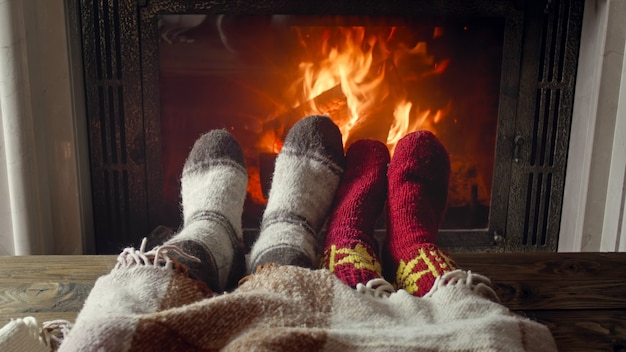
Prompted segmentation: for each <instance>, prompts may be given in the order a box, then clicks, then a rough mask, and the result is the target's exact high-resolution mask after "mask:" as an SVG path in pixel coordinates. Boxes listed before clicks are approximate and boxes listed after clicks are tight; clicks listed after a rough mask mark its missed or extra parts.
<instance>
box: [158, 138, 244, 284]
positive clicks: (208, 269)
mask: <svg viewBox="0 0 626 352" xmlns="http://www.w3.org/2000/svg"><path fill="white" fill-rule="evenodd" d="M247 185H248V174H247V171H246V167H245V161H244V157H243V152H242V150H241V147H240V146H239V144H238V143H237V141H236V140H235V138H234V137H233V136H232V135H231V134H230V133H229V132H227V131H226V130H213V131H210V132H208V133H206V134H205V135H203V136H202V137H200V138H199V139H198V140H197V141H196V142H195V144H194V146H193V149H192V150H191V152H190V154H189V157H188V158H187V161H186V162H185V166H184V168H183V174H182V178H181V196H182V210H183V219H184V223H183V227H182V229H181V230H180V231H179V232H178V233H177V234H176V235H175V236H174V237H172V238H171V239H170V240H168V241H167V242H166V243H165V245H175V246H177V247H179V248H181V249H182V250H183V251H184V252H186V253H188V254H191V255H193V256H195V257H197V258H199V259H200V260H201V262H200V263H197V262H194V261H190V260H188V259H185V258H182V257H181V258H177V259H178V260H179V261H180V262H182V263H183V264H184V265H186V266H187V268H188V269H189V275H190V276H191V277H193V278H195V279H199V280H202V281H204V282H206V283H207V285H208V286H209V288H211V289H212V290H214V291H216V292H220V291H223V290H224V289H226V288H228V287H229V286H230V285H231V284H232V282H233V281H234V282H236V280H238V279H239V278H240V276H241V275H242V274H243V273H244V271H245V263H244V257H243V240H242V237H243V236H242V228H241V215H242V212H243V203H244V200H245V197H246V188H247Z"/></svg>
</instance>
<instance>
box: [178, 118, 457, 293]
mask: <svg viewBox="0 0 626 352" xmlns="http://www.w3.org/2000/svg"><path fill="white" fill-rule="evenodd" d="M387 166H388V168H387ZM449 170H450V167H449V160H448V155H447V153H446V151H445V149H444V147H443V146H442V145H441V144H440V143H439V141H438V140H437V139H436V138H435V137H434V136H433V135H432V134H430V133H428V132H425V131H420V132H415V133H412V134H409V135H407V136H405V137H404V138H403V139H402V140H401V141H400V142H399V143H398V145H397V147H396V151H395V154H394V157H393V159H392V160H390V158H389V152H388V150H387V148H386V146H385V145H384V144H382V143H381V142H378V141H374V140H361V141H358V142H356V143H354V144H352V145H351V146H350V148H348V150H347V152H346V154H345V156H344V149H343V144H342V139H341V133H340V131H339V129H338V128H337V126H336V125H335V124H334V123H333V122H332V121H331V120H330V119H329V118H327V117H322V116H311V117H308V118H305V119H303V120H300V121H299V122H298V123H296V124H295V125H294V126H293V127H292V129H291V130H290V131H289V133H288V135H287V137H286V139H285V144H284V146H283V149H282V150H281V152H280V153H279V155H278V157H277V159H276V164H275V169H274V175H273V178H272V186H271V190H270V194H269V198H268V204H267V207H266V209H265V212H264V214H263V217H262V220H261V229H260V235H259V238H258V240H257V241H256V242H255V244H254V246H253V248H252V251H251V253H250V258H249V263H248V265H247V267H248V271H249V272H252V271H253V270H254V269H255V268H256V267H257V266H259V265H264V264H268V263H276V264H280V265H297V266H302V267H309V268H316V267H319V262H318V253H320V252H321V250H322V248H321V247H322V246H323V252H324V257H323V260H322V263H321V264H322V267H324V268H327V269H329V270H330V271H332V272H334V273H335V275H336V276H337V277H338V278H339V279H341V280H342V281H343V282H344V283H346V284H347V285H350V286H352V287H356V286H357V285H358V284H359V283H361V284H366V283H367V282H368V281H370V280H372V279H377V278H382V277H383V276H386V277H387V278H390V279H391V280H390V281H395V282H396V285H397V286H398V288H403V289H406V290H407V291H409V292H410V293H413V294H415V295H423V294H425V293H426V292H427V291H428V290H429V289H430V286H431V285H432V282H434V279H435V278H436V277H437V276H439V275H441V274H442V273H444V272H447V271H450V270H452V269H454V267H453V265H454V264H453V263H452V262H451V261H450V260H449V258H447V257H446V256H445V255H443V254H442V253H441V252H440V251H439V250H438V249H437V248H436V247H435V246H434V245H433V243H434V239H435V236H436V233H437V230H438V226H439V223H440V221H441V217H442V214H443V211H444V209H445V203H446V195H447V186H448V177H449V172H450V171H449ZM247 182H248V177H247V172H246V168H245V161H244V157H243V152H242V150H241V147H240V146H239V144H238V143H237V141H236V140H235V139H234V138H233V136H232V135H230V134H229V133H228V132H226V131H225V130H214V131H211V132H209V133H207V134H205V135H204V136H202V137H200V138H199V139H198V140H197V141H196V143H195V145H194V147H193V149H192V151H191V153H190V155H189V157H188V159H187V161H186V163H185V166H184V169H183V175H182V179H181V186H182V189H181V196H182V208H183V218H184V224H183V227H182V229H181V230H180V232H179V233H178V234H176V235H175V236H174V237H173V238H172V239H170V240H169V241H168V242H167V243H166V244H167V245H176V246H178V247H179V248H180V249H182V250H183V251H185V252H186V253H188V254H190V255H193V256H195V257H197V258H199V259H200V261H199V262H195V261H191V260H186V259H185V258H181V261H183V264H185V265H186V266H187V267H188V269H189V272H190V275H191V276H192V277H194V278H196V279H200V280H202V281H204V282H206V283H207V284H208V285H209V287H210V288H211V289H212V290H214V291H222V290H224V289H226V288H228V287H229V285H230V284H231V283H233V282H236V280H238V279H239V278H241V276H243V275H244V272H245V270H246V269H245V264H244V263H245V261H244V253H243V246H242V229H241V215H242V211H243V203H244V200H245V196H246V189H247ZM385 201H387V203H388V210H389V213H388V216H387V223H388V232H389V233H388V236H387V238H386V240H385V243H384V251H383V262H382V265H381V262H380V261H379V260H378V253H379V252H378V247H377V243H376V241H375V240H374V238H373V232H374V224H375V221H376V219H377V218H378V217H379V215H380V213H381V211H382V209H383V207H384V204H385ZM329 214H330V219H329V222H328V231H327V235H326V238H323V237H322V236H323V235H322V232H321V230H322V227H323V225H324V223H325V221H326V219H327V217H328V216H329ZM383 266H384V267H385V268H386V269H387V270H386V271H385V272H384V273H383V271H382V267H383Z"/></svg>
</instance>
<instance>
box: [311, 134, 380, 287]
mask: <svg viewBox="0 0 626 352" xmlns="http://www.w3.org/2000/svg"><path fill="white" fill-rule="evenodd" d="M388 163H389V151H388V150H387V146H385V145H384V144H383V143H382V142H379V141H377V140H373V139H365V140H359V141H357V142H355V143H354V144H352V145H351V146H350V148H348V150H347V152H346V170H345V172H344V175H343V177H342V179H341V182H340V183H339V188H338V190H337V193H336V194H335V200H334V204H333V208H332V211H331V214H330V218H329V221H328V232H327V234H326V241H325V245H324V257H323V261H322V266H323V267H324V268H327V269H329V270H330V271H331V272H333V273H334V274H335V275H336V276H337V277H338V278H339V279H340V280H341V281H343V282H344V283H345V284H346V285H348V286H350V287H356V286H357V284H359V283H362V284H367V282H368V281H370V280H373V279H376V278H381V277H382V269H381V264H380V262H379V260H378V245H377V243H376V240H375V239H374V237H373V235H374V226H375V224H376V219H378V217H379V216H380V214H381V212H382V209H383V207H384V204H385V199H386V197H387V164H388Z"/></svg>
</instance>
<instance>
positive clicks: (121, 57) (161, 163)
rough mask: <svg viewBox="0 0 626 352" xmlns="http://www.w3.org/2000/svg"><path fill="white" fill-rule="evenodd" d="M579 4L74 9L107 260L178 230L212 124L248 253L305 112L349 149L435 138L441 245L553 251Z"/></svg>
mask: <svg viewBox="0 0 626 352" xmlns="http://www.w3.org/2000/svg"><path fill="white" fill-rule="evenodd" d="M582 5H583V1H582V0H581V1H558V0H554V1H551V0H548V1H482V0H475V1H446V2H440V1H434V0H432V1H431V0H425V1H399V2H391V3H386V2H384V1H368V2H356V1H353V2H352V1H351V2H341V3H339V2H331V1H317V2H314V3H313V2H307V3H299V2H297V1H262V2H252V1H251V2H236V3H230V2H228V1H223V2H219V1H218V2H214V1H213V2H203V1H190V2H186V1H185V2H183V1H181V2H176V1H114V0H110V1H96V2H87V1H81V4H80V14H81V19H82V30H83V53H84V64H85V83H86V92H87V105H88V116H89V129H90V150H91V163H92V186H93V200H94V221H95V228H96V246H97V251H98V252H99V253H114V252H117V251H118V250H119V248H120V247H121V246H123V245H127V244H131V243H137V242H138V241H139V239H140V238H142V237H144V236H146V235H147V234H149V233H150V232H151V231H153V230H154V229H155V228H159V226H166V227H168V228H176V227H177V226H179V221H180V215H179V199H178V192H179V190H178V187H179V184H178V178H179V175H180V171H181V168H182V163H183V162H184V158H185V156H186V155H187V153H188V151H189V149H190V147H191V145H192V144H193V141H194V140H195V138H197V137H198V136H199V135H200V134H201V133H202V132H204V131H206V130H208V129H212V128H228V129H229V130H231V132H232V133H233V134H234V135H235V136H236V137H237V138H238V139H239V140H240V142H241V143H242V145H243V146H244V150H245V153H246V161H247V163H248V166H249V174H250V175H251V180H250V186H249V197H248V199H247V201H246V209H245V213H244V219H243V220H244V227H245V228H246V231H245V232H246V239H247V240H248V242H250V241H252V240H253V239H254V237H255V235H256V232H257V230H256V229H257V228H258V221H259V219H260V214H261V213H262V209H263V205H264V202H265V196H264V194H266V190H267V189H266V188H267V185H268V183H269V177H268V175H271V168H272V162H273V157H274V156H275V153H276V152H278V151H279V149H280V146H281V142H282V137H283V136H284V133H285V131H287V130H288V128H289V127H290V126H291V125H292V124H293V123H295V121H297V119H299V118H302V117H304V116H306V115H308V114H313V113H322V114H328V115H329V116H331V117H332V118H333V119H334V120H335V121H336V122H337V123H338V124H339V125H340V127H341V128H342V132H343V134H344V139H345V143H346V144H349V143H351V142H352V141H354V140H355V139H358V138H377V139H380V140H382V141H384V142H386V143H387V144H388V146H389V147H390V149H391V150H393V146H394V143H395V141H397V138H398V137H400V136H402V135H403V134H404V133H407V132H410V131H412V130H415V129H422V128H424V129H429V130H431V131H433V132H434V133H436V134H437V135H438V136H439V137H440V138H441V140H442V141H443V142H444V144H445V145H446V146H447V147H448V149H449V150H450V152H451V158H452V162H453V180H452V182H451V191H450V194H449V204H448V213H447V216H446V219H445V221H444V224H443V226H442V230H441V234H440V236H439V238H440V244H441V245H442V246H444V247H446V248H447V249H449V250H451V251H538V250H541V251H554V250H556V245H557V240H558V238H557V236H558V228H559V220H560V211H561V203H562V196H563V194H562V193H563V183H564V177H565V161H566V153H567V147H568V143H569V127H570V120H571V113H572V101H573V94H574V82H575V72H576V64H577V57H578V45H579V39H580V29H581V24H582V7H583V6H582ZM181 20H182V21H183V22H182V23H183V24H186V26H185V25H178V24H177V23H179V22H177V21H181ZM357 62H358V63H357ZM341 65H343V66H341ZM338 66H341V67H338ZM363 67H366V68H367V70H365V71H364V72H360V71H357V69H361V70H362V69H363ZM346 70H348V71H347V72H348V73H347V74H346V75H344V77H343V79H342V77H340V75H339V74H337V72H346ZM349 70H353V71H349ZM333 74H335V76H333ZM328 77H329V78H328ZM346 77H347V78H346ZM355 77H359V78H358V79H355ZM324 79H327V81H324ZM363 97H365V98H363ZM368 104H369V105H368ZM357 117H358V119H357ZM355 121H356V122H355ZM378 227H379V232H380V233H381V234H382V233H384V228H385V219H384V217H383V218H381V219H379V226H378Z"/></svg>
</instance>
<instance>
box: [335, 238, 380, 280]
mask: <svg viewBox="0 0 626 352" xmlns="http://www.w3.org/2000/svg"><path fill="white" fill-rule="evenodd" d="M339 255H345V256H343V257H341V259H339V260H337V259H336V258H337V256H339ZM324 263H326V265H327V268H328V270H330V272H334V271H335V267H336V266H339V265H346V264H348V265H352V266H353V267H354V268H355V269H366V270H370V271H374V272H376V273H378V274H380V273H381V272H382V267H381V265H380V262H378V260H376V259H375V258H374V257H373V256H372V255H370V253H369V252H368V251H367V248H366V247H365V246H363V245H362V244H360V243H357V244H356V246H354V248H337V246H336V245H334V244H333V245H331V246H330V248H328V249H326V253H325V254H324Z"/></svg>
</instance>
